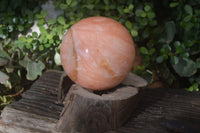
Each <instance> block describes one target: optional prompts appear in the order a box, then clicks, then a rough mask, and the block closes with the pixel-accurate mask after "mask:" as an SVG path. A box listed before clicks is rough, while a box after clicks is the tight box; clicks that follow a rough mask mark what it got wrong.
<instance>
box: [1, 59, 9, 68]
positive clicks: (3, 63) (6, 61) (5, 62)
mask: <svg viewBox="0 0 200 133" xmlns="http://www.w3.org/2000/svg"><path fill="white" fill-rule="evenodd" d="M7 63H8V60H7V59H5V58H2V57H0V66H4V65H6V64H7Z"/></svg>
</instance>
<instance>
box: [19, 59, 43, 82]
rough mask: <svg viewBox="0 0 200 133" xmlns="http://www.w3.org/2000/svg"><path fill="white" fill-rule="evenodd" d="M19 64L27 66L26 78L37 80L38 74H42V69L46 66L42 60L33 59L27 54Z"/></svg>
mask: <svg viewBox="0 0 200 133" xmlns="http://www.w3.org/2000/svg"><path fill="white" fill-rule="evenodd" d="M19 64H20V65H21V66H23V67H24V68H26V71H27V75H26V78H27V79H28V80H35V79H36V78H37V76H38V75H41V74H42V71H43V70H44V68H45V65H44V64H43V63H42V62H41V61H38V62H35V61H32V60H30V59H29V58H28V56H25V57H24V59H23V60H20V61H19Z"/></svg>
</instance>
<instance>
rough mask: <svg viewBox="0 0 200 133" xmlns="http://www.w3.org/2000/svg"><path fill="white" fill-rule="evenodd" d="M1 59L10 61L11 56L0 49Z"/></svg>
mask: <svg viewBox="0 0 200 133" xmlns="http://www.w3.org/2000/svg"><path fill="white" fill-rule="evenodd" d="M0 57H1V58H4V59H7V60H10V55H9V54H8V53H6V52H5V51H4V50H3V49H0Z"/></svg>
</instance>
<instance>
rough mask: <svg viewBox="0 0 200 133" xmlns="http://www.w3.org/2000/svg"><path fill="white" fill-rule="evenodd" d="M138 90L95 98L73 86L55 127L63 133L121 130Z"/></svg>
mask: <svg viewBox="0 0 200 133" xmlns="http://www.w3.org/2000/svg"><path fill="white" fill-rule="evenodd" d="M137 93H138V89H137V88H134V87H129V86H128V87H126V86H125V87H120V88H116V89H115V90H114V92H110V93H108V94H102V95H97V94H95V93H93V92H91V91H89V90H86V89H84V88H82V87H80V86H79V85H77V84H74V85H73V86H72V87H71V88H70V90H69V92H68V94H67V97H66V99H65V101H64V102H65V103H64V105H65V106H64V109H63V112H62V113H61V117H60V119H59V121H58V123H57V130H58V131H61V132H63V133H75V132H76V133H78V132H80V133H102V132H105V131H107V130H109V129H116V128H118V127H120V126H121V125H122V124H123V123H124V122H125V121H127V119H128V118H129V117H130V115H131V113H132V111H133V109H134V106H136V104H137V100H138V98H137Z"/></svg>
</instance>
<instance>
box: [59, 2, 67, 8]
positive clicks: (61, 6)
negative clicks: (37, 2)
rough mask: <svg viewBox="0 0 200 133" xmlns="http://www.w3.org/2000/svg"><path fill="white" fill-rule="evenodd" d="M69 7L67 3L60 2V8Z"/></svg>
mask: <svg viewBox="0 0 200 133" xmlns="http://www.w3.org/2000/svg"><path fill="white" fill-rule="evenodd" d="M67 7H68V5H67V4H63V3H61V4H60V8H61V9H62V10H65V9H67Z"/></svg>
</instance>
